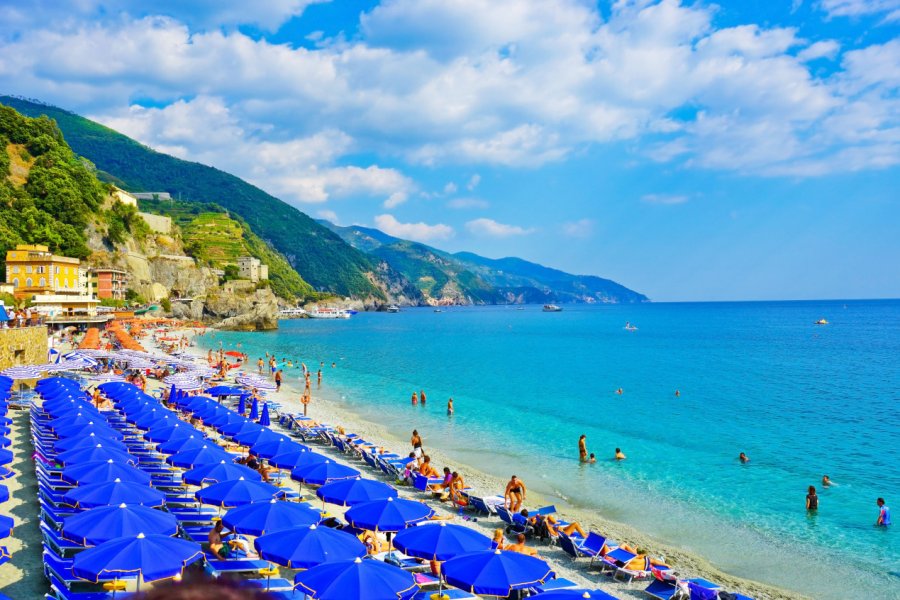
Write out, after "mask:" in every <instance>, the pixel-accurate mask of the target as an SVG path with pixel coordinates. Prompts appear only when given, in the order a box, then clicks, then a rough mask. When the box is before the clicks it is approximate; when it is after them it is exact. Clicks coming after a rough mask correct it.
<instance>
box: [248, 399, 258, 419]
mask: <svg viewBox="0 0 900 600" xmlns="http://www.w3.org/2000/svg"><path fill="white" fill-rule="evenodd" d="M258 418H259V398H257V397H256V396H254V397H253V404H251V405H250V419H251V420H253V421H255V420H257V419H258Z"/></svg>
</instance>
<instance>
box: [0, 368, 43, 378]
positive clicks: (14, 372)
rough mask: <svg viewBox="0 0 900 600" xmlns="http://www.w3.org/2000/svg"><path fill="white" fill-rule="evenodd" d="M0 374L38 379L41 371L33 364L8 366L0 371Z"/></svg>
mask: <svg viewBox="0 0 900 600" xmlns="http://www.w3.org/2000/svg"><path fill="white" fill-rule="evenodd" d="M0 375H3V376H5V377H9V378H10V379H38V378H39V377H40V376H41V371H40V370H38V368H37V367H35V366H33V365H31V366H21V367H9V368H8V369H3V370H2V371H0Z"/></svg>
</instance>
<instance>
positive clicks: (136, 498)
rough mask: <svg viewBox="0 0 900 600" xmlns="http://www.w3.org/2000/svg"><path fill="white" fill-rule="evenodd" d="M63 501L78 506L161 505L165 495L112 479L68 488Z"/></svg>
mask: <svg viewBox="0 0 900 600" xmlns="http://www.w3.org/2000/svg"><path fill="white" fill-rule="evenodd" d="M63 501H65V502H66V503H67V504H69V505H71V506H77V507H78V508H95V507H97V506H111V505H112V506H118V505H119V504H141V505H143V506H162V505H163V504H165V503H166V495H165V494H163V493H162V492H161V491H159V490H155V489H153V488H152V487H150V486H147V485H141V484H139V483H133V482H131V481H122V480H120V479H114V480H112V481H107V482H105V483H94V484H92V485H84V486H80V487H77V488H74V489H72V490H69V491H68V492H66V495H65V496H63Z"/></svg>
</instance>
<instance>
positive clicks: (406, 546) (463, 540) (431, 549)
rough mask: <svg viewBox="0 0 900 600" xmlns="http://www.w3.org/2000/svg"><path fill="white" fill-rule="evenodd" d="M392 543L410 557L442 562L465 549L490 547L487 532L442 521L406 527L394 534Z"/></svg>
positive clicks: (475, 549)
mask: <svg viewBox="0 0 900 600" xmlns="http://www.w3.org/2000/svg"><path fill="white" fill-rule="evenodd" d="M393 543H394V545H395V546H396V547H397V548H398V549H399V550H401V551H402V552H405V553H406V554H408V555H409V556H413V557H415V558H424V559H426V560H438V561H441V562H443V561H445V560H450V559H451V558H454V557H456V556H459V555H461V554H466V553H468V552H482V551H488V550H490V549H491V540H490V538H488V537H487V536H486V535H483V534H481V533H479V532H477V531H475V530H474V529H469V528H468V527H463V526H462V525H453V524H448V523H446V522H445V521H441V522H440V524H430V523H429V524H423V525H419V526H418V527H408V528H406V529H404V530H402V531H400V532H399V533H397V535H396V536H395V537H394V540H393Z"/></svg>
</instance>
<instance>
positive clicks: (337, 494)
mask: <svg viewBox="0 0 900 600" xmlns="http://www.w3.org/2000/svg"><path fill="white" fill-rule="evenodd" d="M397 495H398V494H397V490H395V489H394V488H392V487H391V486H389V485H388V484H386V483H383V482H381V481H375V480H374V479H344V480H340V481H333V482H331V483H326V484H325V485H323V486H322V487H320V488H319V489H317V490H316V496H318V497H319V498H321V499H322V501H323V502H330V503H331V504H339V505H341V506H353V505H354V504H361V503H363V502H371V501H373V500H385V499H387V498H396V497H397Z"/></svg>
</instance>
